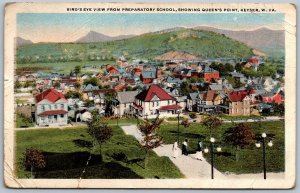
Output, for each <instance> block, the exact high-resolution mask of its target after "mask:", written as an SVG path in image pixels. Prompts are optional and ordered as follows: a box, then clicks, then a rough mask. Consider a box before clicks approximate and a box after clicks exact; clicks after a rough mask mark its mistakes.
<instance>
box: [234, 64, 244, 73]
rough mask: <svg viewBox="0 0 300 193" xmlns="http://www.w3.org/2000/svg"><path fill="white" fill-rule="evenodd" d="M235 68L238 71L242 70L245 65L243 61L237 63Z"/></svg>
mask: <svg viewBox="0 0 300 193" xmlns="http://www.w3.org/2000/svg"><path fill="white" fill-rule="evenodd" d="M234 69H235V70H236V71H237V72H241V71H242V69H243V65H242V64H241V63H236V65H235V67H234Z"/></svg>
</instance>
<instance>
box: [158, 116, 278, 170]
mask: <svg viewBox="0 0 300 193" xmlns="http://www.w3.org/2000/svg"><path fill="white" fill-rule="evenodd" d="M248 124H250V125H251V128H252V129H253V132H254V133H255V134H256V135H261V133H262V132H266V133H267V135H268V136H273V144H274V145H273V147H267V150H266V159H267V162H266V163H267V171H268V172H281V171H284V126H283V122H282V121H276V122H263V123H261V126H260V124H259V123H257V122H255V123H248ZM230 126H232V123H227V124H223V126H222V127H220V128H218V129H216V130H214V131H213V134H212V136H214V137H215V138H216V143H215V144H216V146H219V145H220V146H221V147H222V152H220V153H215V167H216V168H217V169H218V170H219V171H221V172H226V171H229V172H233V173H237V174H240V173H260V172H262V148H259V149H258V148H256V147H255V144H252V145H249V146H247V147H245V148H243V149H240V150H238V160H236V149H235V147H233V146H231V145H228V144H225V143H224V141H223V137H222V136H223V133H224V132H225V130H226V129H227V128H229V127H230ZM158 133H159V134H160V135H161V136H162V137H163V140H164V143H166V144H170V143H174V142H175V141H176V140H177V125H170V124H169V125H167V124H164V125H161V127H160V128H159V129H158ZM179 136H180V144H181V143H182V141H183V140H184V139H185V138H187V139H189V147H190V149H189V150H190V151H191V152H194V151H196V149H197V141H198V139H202V141H203V143H204V146H209V145H210V143H209V138H210V134H209V131H208V130H207V129H206V128H205V127H203V126H202V125H201V124H191V126H190V127H188V128H184V127H183V126H180V132H179ZM209 156H210V155H209V154H208V155H205V158H206V159H207V160H208V161H210V157H209Z"/></svg>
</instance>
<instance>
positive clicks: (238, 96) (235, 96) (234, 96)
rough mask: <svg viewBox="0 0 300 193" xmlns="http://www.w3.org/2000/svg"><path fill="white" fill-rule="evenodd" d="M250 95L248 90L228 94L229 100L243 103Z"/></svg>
mask: <svg viewBox="0 0 300 193" xmlns="http://www.w3.org/2000/svg"><path fill="white" fill-rule="evenodd" d="M248 94H249V92H248V91H247V90H243V91H233V92H231V93H229V94H228V98H229V100H230V101H231V102H241V101H243V99H244V98H245V97H246V96H248Z"/></svg>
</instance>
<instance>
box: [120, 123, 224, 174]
mask: <svg viewBox="0 0 300 193" xmlns="http://www.w3.org/2000/svg"><path fill="white" fill-rule="evenodd" d="M121 128H122V129H123V131H124V133H126V134H127V135H133V136H134V137H135V138H136V139H137V140H138V141H141V140H142V139H143V137H142V134H141V133H140V131H139V130H138V129H137V127H136V125H130V126H121ZM153 151H154V152H155V153H156V154H157V155H159V156H167V157H169V158H170V160H171V161H172V162H173V163H174V164H175V165H176V166H177V167H178V169H179V170H180V171H181V173H183V174H184V175H185V176H186V178H208V179H210V177H211V165H210V164H209V163H208V162H207V161H206V160H205V159H204V158H202V159H201V160H202V161H200V160H197V159H196V158H195V154H190V155H188V156H185V155H181V154H180V155H179V156H178V157H177V158H174V157H172V154H173V152H172V144H167V145H161V146H159V147H157V148H155V149H153ZM214 176H215V178H224V177H225V175H223V174H222V173H221V172H219V171H218V170H216V169H215V170H214Z"/></svg>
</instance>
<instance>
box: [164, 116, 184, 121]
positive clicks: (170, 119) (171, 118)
mask: <svg viewBox="0 0 300 193" xmlns="http://www.w3.org/2000/svg"><path fill="white" fill-rule="evenodd" d="M166 119H167V121H178V117H169V118H166ZM183 120H185V118H184V117H179V121H183Z"/></svg>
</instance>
